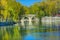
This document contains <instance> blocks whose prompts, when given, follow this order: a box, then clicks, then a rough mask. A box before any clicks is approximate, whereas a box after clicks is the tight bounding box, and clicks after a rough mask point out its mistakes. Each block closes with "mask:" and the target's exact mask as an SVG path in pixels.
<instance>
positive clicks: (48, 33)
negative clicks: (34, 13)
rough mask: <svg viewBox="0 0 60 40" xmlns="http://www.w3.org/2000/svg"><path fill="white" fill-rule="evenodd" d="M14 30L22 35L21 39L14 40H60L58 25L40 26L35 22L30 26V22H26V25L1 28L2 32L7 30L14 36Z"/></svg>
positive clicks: (18, 24)
mask: <svg viewBox="0 0 60 40" xmlns="http://www.w3.org/2000/svg"><path fill="white" fill-rule="evenodd" d="M16 27H17V28H16ZM14 28H16V29H15V31H16V30H18V31H16V32H18V33H19V35H20V36H19V38H17V39H16V38H15V39H14V40H59V39H60V38H59V37H60V25H56V24H54V25H47V26H46V24H45V25H44V24H42V25H40V24H39V23H35V22H32V23H31V24H29V22H25V23H24V24H22V23H17V24H15V25H13V26H1V27H0V31H2V30H6V31H7V32H8V33H10V34H11V35H12V34H13V32H12V31H13V29H14ZM3 32H5V31H3ZM16 32H15V33H16ZM18 33H17V34H18ZM4 34H5V33H4ZM0 37H1V35H0ZM16 37H17V36H16ZM10 40H12V39H10Z"/></svg>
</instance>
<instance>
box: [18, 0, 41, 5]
mask: <svg viewBox="0 0 60 40" xmlns="http://www.w3.org/2000/svg"><path fill="white" fill-rule="evenodd" d="M17 2H20V3H21V4H22V5H24V6H31V5H33V4H34V3H35V2H41V0H17Z"/></svg>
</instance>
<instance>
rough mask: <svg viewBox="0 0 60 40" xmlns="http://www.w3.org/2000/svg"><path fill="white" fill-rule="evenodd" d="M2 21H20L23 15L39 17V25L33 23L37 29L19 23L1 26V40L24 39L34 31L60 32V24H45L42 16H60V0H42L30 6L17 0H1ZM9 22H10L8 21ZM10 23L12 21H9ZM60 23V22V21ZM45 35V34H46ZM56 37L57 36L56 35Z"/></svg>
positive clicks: (0, 16) (0, 12)
mask: <svg viewBox="0 0 60 40" xmlns="http://www.w3.org/2000/svg"><path fill="white" fill-rule="evenodd" d="M0 2H1V4H0V22H13V21H14V22H17V21H18V23H19V22H20V20H21V18H22V15H30V14H32V15H36V17H37V18H39V22H38V26H36V25H37V24H33V25H32V27H35V28H36V29H33V28H32V29H28V28H26V27H31V25H27V24H28V23H27V24H26V23H25V24H26V25H24V27H25V29H24V28H23V26H21V25H20V23H19V24H18V25H17V24H16V25H12V26H2V27H1V26H0V40H23V38H24V36H26V35H27V34H31V33H34V32H36V33H37V32H39V33H42V32H43V33H45V32H56V33H57V32H59V31H60V29H59V28H60V25H59V28H58V26H56V28H55V26H53V28H52V25H49V26H47V27H46V26H44V25H42V21H41V20H42V18H43V17H45V16H48V17H49V16H51V17H55V16H59V17H60V0H42V1H41V2H37V3H34V5H31V6H30V7H27V6H24V5H22V4H21V3H19V2H16V0H0ZM58 19H59V18H58ZM7 24H8V23H7ZM9 24H10V23H9ZM59 24H60V23H59ZM44 36H45V35H44ZM47 37H48V36H47ZM55 37H56V36H55Z"/></svg>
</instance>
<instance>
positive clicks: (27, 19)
mask: <svg viewBox="0 0 60 40" xmlns="http://www.w3.org/2000/svg"><path fill="white" fill-rule="evenodd" d="M32 21H34V22H36V23H37V22H38V21H39V19H38V18H37V17H36V15H32V14H29V15H23V16H22V18H21V24H22V25H24V22H29V25H31V24H32Z"/></svg>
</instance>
